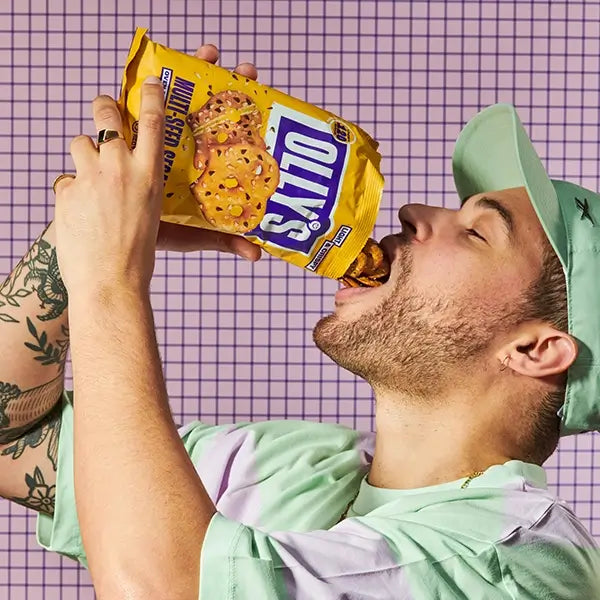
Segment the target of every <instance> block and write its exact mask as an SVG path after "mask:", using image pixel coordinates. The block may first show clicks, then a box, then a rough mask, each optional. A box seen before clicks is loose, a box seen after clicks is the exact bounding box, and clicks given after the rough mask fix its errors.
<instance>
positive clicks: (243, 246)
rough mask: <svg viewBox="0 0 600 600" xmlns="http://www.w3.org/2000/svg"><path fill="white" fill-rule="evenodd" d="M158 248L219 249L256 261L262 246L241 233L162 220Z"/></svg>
mask: <svg viewBox="0 0 600 600" xmlns="http://www.w3.org/2000/svg"><path fill="white" fill-rule="evenodd" d="M156 249H157V250H172V251H174V252H198V251H199V250H217V251H219V252H228V253H230V254H235V255H237V256H241V257H242V258H245V259H246V260H250V261H256V260H258V259H259V258H260V256H261V251H260V248H259V247H258V246H257V245H255V244H253V243H252V242H249V241H248V240H247V239H245V238H243V237H241V236H239V235H231V234H229V233H224V232H222V231H212V230H210V229H201V228H199V227H189V226H187V225H180V224H179V223H169V222H167V221H160V224H159V228H158V236H157V238H156Z"/></svg>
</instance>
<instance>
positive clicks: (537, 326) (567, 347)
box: [496, 323, 578, 378]
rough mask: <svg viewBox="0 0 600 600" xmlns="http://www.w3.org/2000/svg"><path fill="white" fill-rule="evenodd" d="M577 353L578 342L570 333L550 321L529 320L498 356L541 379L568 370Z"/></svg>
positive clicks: (506, 363) (506, 362)
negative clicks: (559, 328)
mask: <svg viewBox="0 0 600 600" xmlns="http://www.w3.org/2000/svg"><path fill="white" fill-rule="evenodd" d="M577 353H578V348H577V342H576V341H575V339H574V338H573V337H572V336H570V335H569V334H568V333H565V332H564V331H559V330H558V329H555V328H554V327H552V326H551V325H548V324H546V323H528V324H527V325H526V326H525V327H523V328H520V329H519V331H518V333H517V334H516V336H514V337H512V338H511V341H510V342H508V343H507V344H504V345H503V347H502V348H501V349H500V351H499V353H498V354H497V355H496V356H497V358H498V360H499V361H500V362H501V363H503V364H505V365H507V367H508V368H510V369H512V370H513V371H515V372H516V373H519V374H520V375H526V376H528V377H535V378H541V377H548V376H551V375H560V374H561V373H564V372H565V371H566V370H567V369H568V368H569V367H570V366H571V365H572V364H573V362H574V361H575V359H576V358H577ZM507 357H508V358H507Z"/></svg>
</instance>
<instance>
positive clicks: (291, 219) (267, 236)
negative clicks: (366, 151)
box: [247, 105, 348, 255]
mask: <svg viewBox="0 0 600 600" xmlns="http://www.w3.org/2000/svg"><path fill="white" fill-rule="evenodd" d="M274 109H275V110H274V111H273V114H272V115H271V118H270V119H269V128H268V132H267V136H266V138H265V140H266V141H267V144H268V145H269V146H270V148H272V150H271V153H272V155H273V157H274V158H275V160H276V161H277V163H278V164H279V185H278V186H277V190H276V191H275V193H274V194H273V195H272V196H271V198H269V200H268V201H267V206H266V214H265V216H264V217H263V219H262V221H261V223H260V225H259V226H258V227H257V228H255V229H254V230H252V231H250V232H248V234H247V235H250V236H256V237H258V238H260V239H261V240H263V241H265V242H268V243H270V244H272V245H274V246H277V247H279V248H284V249H289V250H294V251H296V252H302V253H303V254H307V255H308V254H310V253H311V251H312V250H313V248H314V247H315V244H316V243H317V241H318V240H319V239H320V238H321V237H323V236H324V235H325V234H327V233H328V232H329V231H330V230H331V227H332V221H333V217H332V215H333V211H334V209H335V207H336V206H337V201H338V199H339V192H340V189H341V182H342V178H343V175H344V171H345V167H346V158H347V154H348V144H346V143H344V142H341V141H338V140H337V139H336V138H335V137H334V136H333V135H332V133H331V128H330V126H329V125H328V124H327V123H325V122H322V121H319V120H317V119H314V118H312V117H308V116H306V115H302V114H301V113H296V114H297V116H298V118H291V116H289V115H291V114H292V113H295V112H296V111H291V110H290V109H287V108H286V107H282V106H278V105H274ZM311 121H312V122H313V125H311V124H310V123H311ZM269 132H271V133H269Z"/></svg>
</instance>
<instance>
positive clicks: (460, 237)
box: [0, 47, 600, 600]
mask: <svg viewBox="0 0 600 600" xmlns="http://www.w3.org/2000/svg"><path fill="white" fill-rule="evenodd" d="M200 52H201V56H204V57H207V58H210V59H216V53H215V50H214V48H206V47H205V48H203V49H201V51H200ZM238 69H240V68H238ZM248 69H250V67H249V66H248V65H246V66H244V67H243V69H242V70H243V71H244V72H248ZM162 99H163V96H162V88H161V86H160V85H158V84H157V83H156V82H154V83H152V82H148V83H146V84H145V86H144V89H143V95H142V114H141V117H140V127H139V138H138V144H137V146H136V149H135V150H134V151H133V152H130V151H129V149H128V148H127V146H126V144H125V142H124V141H123V140H121V139H118V138H117V139H113V140H111V141H109V142H106V143H103V144H102V145H100V146H99V147H98V148H97V147H96V146H95V145H94V144H93V143H92V141H91V140H90V139H89V138H86V137H79V138H76V139H75V140H74V141H73V144H72V146H71V153H72V156H73V159H74V162H75V167H76V170H77V175H76V178H74V179H68V178H67V179H64V180H62V181H60V182H59V183H58V185H57V189H56V191H57V198H56V218H55V225H56V256H57V258H58V265H59V266H60V275H61V276H62V281H63V282H64V288H65V289H66V290H67V291H68V295H69V327H70V341H71V349H72V362H73V379H74V392H73V394H71V393H66V392H65V393H64V394H63V396H62V402H61V403H60V405H57V406H56V407H55V408H52V407H51V403H50V402H49V401H47V399H46V404H45V407H44V411H45V412H43V411H42V410H41V408H40V407H39V405H38V404H37V403H36V402H34V401H33V400H32V398H33V396H32V392H31V390H32V389H36V388H35V386H33V385H30V382H31V380H32V379H33V375H30V374H29V372H28V369H27V366H26V361H25V360H23V362H22V363H19V364H20V366H19V367H18V368H19V369H20V372H19V373H20V377H21V380H22V381H23V382H29V383H22V384H21V385H20V386H17V385H15V384H13V385H9V384H6V383H5V384H4V387H3V388H0V389H3V391H4V394H5V399H4V400H3V404H1V405H0V406H2V407H3V414H4V416H5V419H4V423H3V427H4V433H5V437H4V440H3V442H4V443H3V445H2V446H1V447H0V452H1V453H2V456H0V458H1V459H2V462H1V463H0V464H1V467H0V474H1V475H2V476H1V477H0V493H2V495H3V496H5V497H7V498H10V499H12V500H15V501H17V502H19V503H21V504H24V505H26V506H30V507H32V508H34V509H36V510H38V512H39V513H40V516H39V518H38V528H37V539H38V541H39V542H40V544H41V545H42V546H44V547H45V548H48V549H50V550H54V551H56V552H59V553H61V554H64V555H66V556H70V557H72V558H74V559H76V560H78V561H80V562H81V563H82V564H83V565H85V566H86V567H88V568H89V570H90V573H91V576H92V580H93V583H94V587H95V589H96V592H97V594H98V597H99V598H101V599H105V598H110V599H112V598H121V597H127V598H133V599H137V598H177V599H187V598H190V599H191V598H197V597H198V594H200V597H201V598H202V599H203V600H204V599H211V600H212V599H249V598H253V599H254V598H277V599H280V598H282V599H283V598H297V599H304V600H308V599H311V600H312V599H315V598H319V599H329V598H330V599H333V598H336V599H341V598H345V599H363V598H373V599H388V598H393V599H396V598H401V599H409V598H411V599H413V598H416V599H421V598H422V599H434V598H436V599H438V598H441V599H446V598H448V599H454V598H464V599H468V600H473V599H479V598H481V599H486V600H488V599H492V600H493V599H496V598H497V599H516V598H519V599H521V598H536V599H537V598H540V599H541V598H553V599H554V598H560V599H575V598H577V599H580V598H581V599H582V598H595V597H600V556H599V550H598V546H597V545H596V543H595V542H594V540H593V538H592V537H591V535H590V534H589V533H588V532H587V531H586V530H585V528H584V527H583V525H582V524H581V523H580V521H579V520H578V519H577V518H576V517H575V515H574V514H573V513H572V512H571V510H570V509H569V507H568V506H567V505H566V504H565V503H564V502H562V501H560V500H558V499H556V498H555V497H553V495H552V494H550V493H549V491H548V490H547V488H546V480H545V473H544V470H543V468H542V467H541V466H540V465H541V464H542V463H543V462H544V461H545V460H546V459H547V458H548V456H550V454H552V452H553V451H554V449H555V447H556V444H557V441H558V438H559V434H561V433H562V434H563V435H567V434H572V433H576V432H579V431H585V430H593V429H597V428H599V426H600V411H599V410H598V408H597V407H598V406H600V404H599V403H598V396H597V391H596V386H597V385H598V383H599V382H600V376H599V375H600V371H599V366H598V365H599V364H600V358H599V357H600V339H599V336H598V332H599V331H600V319H599V317H600V314H599V312H598V304H597V298H598V297H600V294H598V290H596V289H595V288H596V286H598V285H600V283H599V282H600V277H599V275H600V262H599V261H598V259H597V254H596V253H597V251H598V248H600V228H599V227H598V226H597V220H598V219H600V197H598V196H597V195H596V194H594V193H592V192H590V191H588V190H584V189H582V188H579V187H577V186H575V185H572V184H569V183H565V182H551V181H550V180H549V179H548V177H547V175H546V174H545V172H544V170H543V167H542V166H541V163H540V161H539V159H538V158H537V156H536V154H535V151H534V149H533V147H532V146H531V143H530V141H529V140H528V138H527V136H526V133H525V131H524V129H523V128H522V126H521V124H520V121H519V120H518V117H517V115H516V113H515V111H514V109H513V108H512V107H511V106H508V105H496V106H494V107H491V108H489V109H487V110H485V111H483V112H482V113H480V114H479V115H477V116H476V117H474V118H473V119H472V120H471V121H470V122H469V124H467V126H466V127H465V129H464V130H463V132H462V133H461V135H460V137H459V140H458V142H457V147H456V150H455V153H454V156H453V167H454V174H455V180H456V185H457V189H458V193H459V196H460V198H461V200H462V201H463V206H462V208H461V209H460V210H458V211H451V210H447V209H439V208H432V207H428V206H425V205H415V204H408V205H406V206H404V207H402V209H401V210H400V213H399V218H400V221H401V223H402V233H400V234H396V235H391V236H387V237H386V238H385V239H384V240H383V242H382V244H383V246H384V248H385V249H386V252H387V253H388V254H389V256H390V258H391V259H393V262H392V272H391V276H390V279H389V281H388V282H387V283H386V284H385V285H383V286H381V287H379V288H375V289H373V290H366V291H364V292H362V293H360V294H357V293H352V294H350V293H348V292H339V293H338V294H337V295H336V307H335V311H334V313H333V314H332V315H329V316H327V317H325V318H323V319H321V320H320V321H319V322H318V323H317V325H316V326H315V330H314V339H315V343H316V344H317V345H318V346H319V347H320V348H321V349H322V350H323V351H324V352H325V353H327V354H328V355H329V356H331V358H332V359H333V360H335V361H336V362H338V364H340V365H341V366H343V367H345V368H347V369H349V370H351V371H352V372H354V373H356V374H357V375H359V376H361V377H363V378H364V379H366V380H367V381H368V382H369V383H370V384H371V385H372V387H373V389H374V391H375V396H376V407H375V408H376V424H377V427H376V429H377V431H376V433H375V434H371V433H359V432H354V431H351V430H349V429H347V428H345V427H341V426H336V425H327V424H319V423H309V422H302V421H270V422H264V423H240V424H235V425H231V426H217V427H211V426H207V425H203V424H202V423H199V422H197V421H196V422H193V423H188V424H187V425H185V426H184V427H182V428H180V429H179V430H177V429H176V427H175V425H174V424H173V421H172V419H171V415H170V411H169V407H168V398H167V394H166V390H165V385H164V381H163V378H162V373H161V368H160V359H159V354H158V350H157V347H156V340H155V337H154V328H153V322H152V311H151V307H150V302H149V293H148V287H149V283H150V279H151V276H152V270H153V265H154V250H155V241H156V239H157V236H158V237H159V240H160V239H161V237H160V235H159V227H162V226H159V215H160V205H161V183H160V182H161V168H162V164H161V150H162V122H163V121H162V119H163V100H162ZM94 119H95V123H96V126H97V128H98V130H99V131H104V130H107V129H108V130H114V131H119V130H120V117H119V114H118V111H117V110H116V107H115V104H114V102H113V101H112V100H111V99H110V98H107V97H100V98H98V99H96V101H95V102H94ZM102 136H104V134H102ZM102 136H101V137H99V141H101V140H102V139H103V138H102ZM202 235H204V234H202ZM220 239H221V240H224V239H226V240H227V242H228V243H230V242H231V240H230V239H229V238H220ZM163 241H164V239H163ZM242 242H244V240H239V241H238V242H236V243H239V244H242ZM202 243H205V244H207V245H208V243H207V242H206V241H204V242H202ZM167 245H168V244H167ZM48 247H49V244H47V245H46V246H44V249H45V251H46V253H47V254H48V255H49V258H48V260H45V261H42V262H44V264H50V263H52V260H50V259H51V258H52V256H54V254H53V253H52V252H51V251H50V250H48ZM187 248H189V247H187ZM183 249H186V248H183ZM235 251H236V252H237V253H239V254H244V253H245V252H246V251H250V245H248V244H246V245H244V244H242V245H240V246H238V247H236V248H235ZM252 251H254V250H252ZM40 255H42V253H41V251H40V250H39V249H38V250H37V251H36V252H33V253H31V255H30V256H29V258H28V257H26V260H25V261H24V262H23V263H21V264H24V265H33V266H31V270H32V271H34V270H35V269H34V266H35V265H36V262H35V261H36V259H35V257H36V256H40ZM249 258H251V259H256V258H257V255H256V254H255V255H253V256H249ZM21 270H22V269H21ZM38 270H39V269H38ZM47 270H48V272H49V271H50V269H47ZM15 271H16V270H15ZM55 274H56V273H55ZM565 276H566V278H565ZM19 277H21V272H19V273H16V272H15V273H14V274H13V277H12V278H9V280H7V284H5V286H4V287H3V288H2V290H4V297H6V298H8V297H10V298H11V299H12V300H13V303H16V304H17V306H19V307H23V306H25V302H26V300H27V298H25V299H22V298H21V296H22V295H21V296H19V295H18V293H17V292H15V288H17V290H18V289H20V288H19V285H17V283H16V282H18V281H19ZM32 277H34V276H32ZM37 277H38V279H42V278H43V277H42V276H41V275H38V276H37ZM56 287H57V286H55V288H53V289H56ZM58 287H60V286H58ZM23 289H26V288H23ZM6 290H8V292H6ZM41 293H42V292H40V290H39V288H38V294H37V295H38V297H40V294H41ZM54 297H56V293H55V294H54ZM63 303H66V296H64V298H63ZM11 307H13V308H14V304H11ZM3 310H4V308H3ZM63 311H64V309H63ZM57 312H58V313H60V312H61V311H60V310H58V309H57V310H55V311H54V313H57ZM6 314H9V313H8V312H7V313H6ZM20 316H21V319H17V318H16V317H12V318H13V319H14V320H15V321H19V322H21V321H26V323H27V328H28V332H29V336H30V337H33V338H34V339H35V343H33V342H32V341H30V340H29V339H28V340H27V342H26V343H27V346H26V349H28V350H29V351H30V352H31V351H32V352H34V353H37V354H38V355H40V356H45V357H46V361H50V360H52V357H54V356H55V363H56V362H57V361H59V360H60V359H61V358H62V356H63V350H64V348H65V347H66V342H65V343H63V344H60V345H59V348H60V349H61V350H60V351H59V352H58V354H56V352H53V350H56V348H54V349H51V350H49V349H48V340H49V339H58V337H57V332H56V331H55V332H54V333H55V337H51V336H50V335H49V334H47V335H44V334H45V333H46V332H45V331H44V333H41V332H40V328H39V327H37V326H36V322H34V318H33V317H34V316H35V311H34V310H33V305H32V312H31V314H30V315H29V316H27V317H26V316H25V314H24V313H22V314H21V315H20ZM44 316H45V313H43V314H42V315H41V316H38V317H37V319H38V320H40V319H42V317H44ZM5 322H7V323H8V322H9V321H6V320H5ZM11 323H12V325H13V326H15V327H16V324H15V323H14V322H11ZM63 326H64V324H63ZM7 331H8V326H7ZM65 334H66V333H65ZM22 345H23V340H21V341H20V343H16V342H15V343H14V346H13V347H12V348H11V352H12V354H11V356H12V360H11V365H12V364H16V363H15V360H14V359H15V358H16V357H17V354H16V353H17V352H22V351H23V349H22ZM15 377H16V375H15ZM23 390H26V391H25V392H24V391H23ZM28 394H29V396H28ZM43 396H44V394H42V393H41V392H38V394H37V397H43ZM46 396H48V397H51V395H50V394H46ZM0 398H1V396H0ZM74 398H76V401H74ZM23 399H26V400H28V402H27V404H25V403H21V404H19V401H21V400H23ZM35 407H37V414H36V415H35V417H33V418H32V417H31V415H32V414H34V413H36V408H35ZM19 409H20V410H19ZM557 413H558V414H557ZM40 415H41V420H40ZM28 419H29V422H27V420H28ZM33 419H35V422H33V423H31V421H32V420H33ZM11 431H12V434H11ZM180 440H182V441H183V444H182V443H181V441H180ZM48 460H50V462H51V463H52V465H51V466H49V465H48V464H47V462H48ZM54 485H56V493H55V494H54Z"/></svg>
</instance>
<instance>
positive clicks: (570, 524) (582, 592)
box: [496, 498, 600, 599]
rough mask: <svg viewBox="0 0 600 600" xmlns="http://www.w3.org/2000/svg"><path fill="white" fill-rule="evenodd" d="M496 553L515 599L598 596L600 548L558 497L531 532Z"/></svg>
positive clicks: (520, 534) (524, 530) (516, 534)
mask: <svg viewBox="0 0 600 600" xmlns="http://www.w3.org/2000/svg"><path fill="white" fill-rule="evenodd" d="M496 552H497V555H498V559H499V562H500V566H501V569H502V574H503V578H504V581H505V585H506V586H507V588H509V589H510V590H511V591H513V592H514V593H515V594H517V596H516V597H519V598H520V597H522V594H526V593H527V592H529V593H530V594H531V596H528V595H525V596H524V597H543V598H546V597H548V598H550V597H552V598H561V599H571V598H572V599H576V598H577V599H578V598H586V597H591V595H590V593H592V590H596V593H600V548H599V547H598V544H597V542H596V541H595V540H594V538H593V536H592V535H591V533H590V532H589V531H588V530H587V529H586V527H585V526H584V525H583V523H582V522H581V521H580V520H579V518H578V517H577V516H576V515H575V513H574V512H573V511H572V509H571V508H570V507H569V505H568V504H567V503H566V502H564V501H563V500H560V499H558V498H556V499H555V501H554V502H553V503H552V504H551V505H550V506H549V507H548V509H547V510H546V511H545V512H544V514H543V515H542V516H541V517H540V518H539V519H538V520H537V521H536V522H535V523H533V524H532V525H531V526H530V527H527V528H525V527H521V528H519V529H517V530H515V531H514V532H513V533H512V534H511V535H510V536H508V537H507V538H506V539H504V540H502V541H501V542H500V543H498V544H497V545H496ZM544 593H546V594H548V595H547V596H546V595H544ZM536 594H539V595H536Z"/></svg>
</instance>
